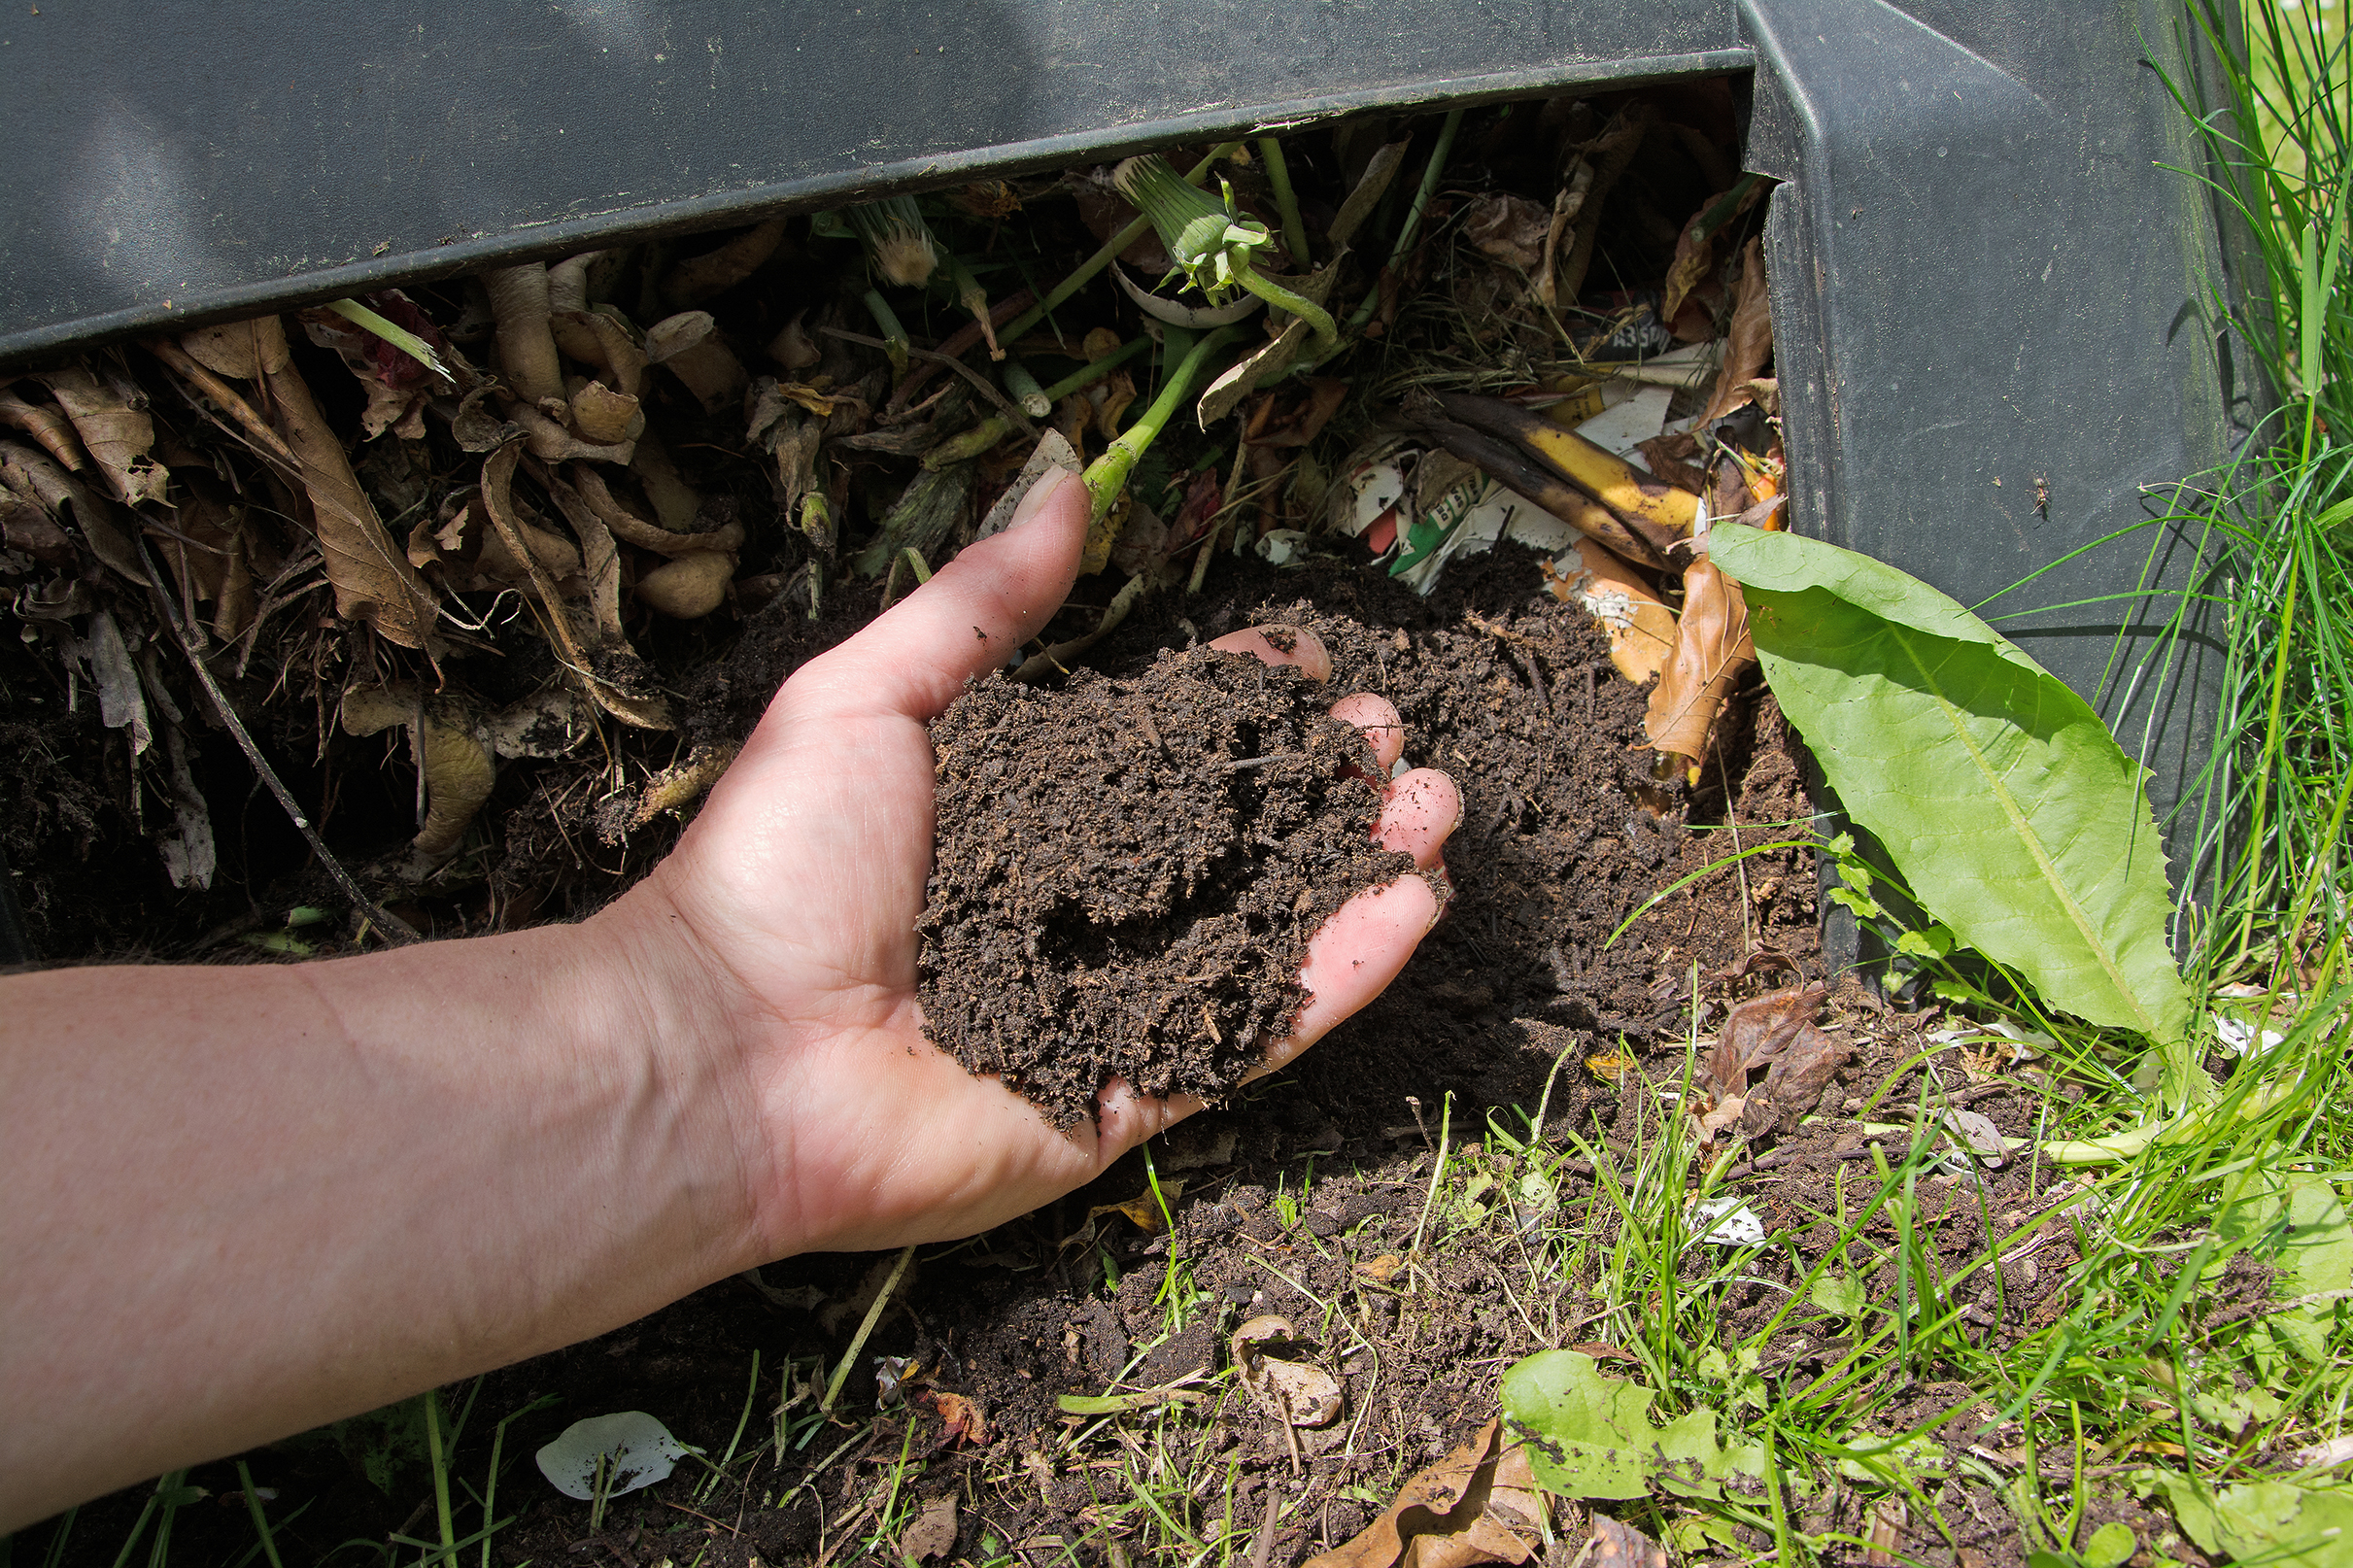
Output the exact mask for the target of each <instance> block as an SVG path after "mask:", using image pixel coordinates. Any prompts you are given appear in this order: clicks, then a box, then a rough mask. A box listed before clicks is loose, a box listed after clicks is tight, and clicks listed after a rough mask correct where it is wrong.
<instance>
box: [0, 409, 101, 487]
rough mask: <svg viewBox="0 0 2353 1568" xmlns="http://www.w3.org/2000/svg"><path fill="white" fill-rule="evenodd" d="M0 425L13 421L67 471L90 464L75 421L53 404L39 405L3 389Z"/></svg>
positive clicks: (70, 471) (76, 471)
mask: <svg viewBox="0 0 2353 1568" xmlns="http://www.w3.org/2000/svg"><path fill="white" fill-rule="evenodd" d="M0 425H13V426H16V427H17V429H19V430H22V431H23V432H24V433H25V434H27V435H29V436H31V437H32V438H33V439H34V440H36V441H38V442H40V443H41V448H42V450H43V451H45V452H47V453H48V454H49V455H50V456H51V457H52V458H54V459H56V460H57V461H59V462H61V463H63V464H64V465H65V470H66V472H68V473H77V474H78V473H80V472H81V471H82V470H83V469H85V468H86V467H88V466H89V459H88V458H87V457H85V456H84V454H83V451H82V442H81V440H80V438H78V437H77V436H76V435H75V434H74V426H73V423H72V421H70V420H68V419H67V418H66V417H65V416H64V415H63V414H60V413H59V412H57V410H55V409H53V408H45V407H38V406H36V405H34V404H32V403H28V402H26V401H25V400H24V399H23V398H21V397H18V396H17V395H16V394H15V393H13V392H0Z"/></svg>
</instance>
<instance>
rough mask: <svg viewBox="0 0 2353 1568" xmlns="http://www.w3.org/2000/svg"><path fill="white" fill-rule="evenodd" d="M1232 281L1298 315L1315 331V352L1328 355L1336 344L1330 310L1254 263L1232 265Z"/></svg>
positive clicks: (1335, 349)
mask: <svg viewBox="0 0 2353 1568" xmlns="http://www.w3.org/2000/svg"><path fill="white" fill-rule="evenodd" d="M1234 281H1235V282H1236V283H1238V284H1240V285H1242V287H1244V288H1245V289H1247V290H1249V291H1250V292H1251V293H1254V294H1256V295H1257V296H1258V297H1259V298H1261V299H1263V300H1265V301H1266V302H1267V303H1268V304H1270V305H1272V306H1274V307H1275V308H1276V309H1277V310H1287V311H1289V312H1290V313H1291V314H1292V315H1294V316H1296V317H1298V318H1299V319H1300V320H1301V321H1303V322H1305V323H1307V324H1308V325H1309V326H1310V327H1311V328H1312V329H1313V331H1314V333H1315V352H1316V353H1317V354H1318V355H1322V356H1329V355H1332V354H1334V353H1337V352H1338V351H1339V348H1340V328H1339V326H1338V325H1337V324H1334V323H1333V321H1332V313H1331V312H1330V311H1328V310H1325V309H1324V308H1323V307H1322V306H1321V305H1318V304H1316V303H1315V301H1313V300H1312V299H1310V298H1308V297H1307V296H1306V295H1305V294H1295V293H1293V292H1292V291H1291V290H1288V289H1285V288H1284V287H1283V286H1282V285H1280V284H1279V283H1277V282H1276V281H1275V280H1274V279H1272V278H1270V277H1268V276H1267V275H1266V274H1265V273H1263V272H1260V271H1259V270H1258V269H1257V268H1256V267H1236V268H1235V269H1234Z"/></svg>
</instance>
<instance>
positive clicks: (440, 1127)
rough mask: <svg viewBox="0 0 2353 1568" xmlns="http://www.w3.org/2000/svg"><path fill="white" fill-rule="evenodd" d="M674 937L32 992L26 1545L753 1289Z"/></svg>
mask: <svg viewBox="0 0 2353 1568" xmlns="http://www.w3.org/2000/svg"><path fill="white" fill-rule="evenodd" d="M641 914H642V911H635V910H632V909H631V908H630V907H629V906H627V905H625V906H623V907H620V908H616V909H615V910H613V911H609V912H608V914H607V915H606V916H605V917H603V918H601V919H600V920H598V921H597V922H593V923H591V924H590V925H587V926H582V927H569V928H557V929H551V930H547V931H542V932H534V933H529V934H526V935H522V936H518V937H490V938H483V939H480V940H476V941H464V942H446V943H434V944H430V945H426V946H421V947H415V948H409V949H405V950H402V951H400V952H395V953H386V954H381V955H376V956H372V957H368V958H364V959H356V960H348V961H342V962H337V963H328V964H320V965H308V966H300V967H290V968H277V967H269V968H246V969H157V968H142V969H122V970H109V971H51V972H48V973H42V974H32V975H24V976H19V977H17V978H13V979H9V980H6V981H0V1145H5V1146H6V1147H8V1148H9V1150H10V1158H9V1161H8V1165H7V1170H8V1172H9V1173H10V1176H9V1185H10V1188H11V1190H10V1191H9V1192H8V1193H7V1194H6V1196H5V1201H4V1202H0V1322H4V1323H5V1324H6V1328H5V1330H0V1408H5V1409H9V1410H13V1411H18V1412H31V1411H38V1412H40V1413H41V1418H40V1420H39V1421H37V1422H34V1423H31V1424H30V1425H27V1424H26V1423H22V1422H19V1423H17V1424H16V1425H15V1426H14V1427H13V1428H11V1430H14V1431H16V1432H17V1434H18V1435H17V1437H16V1438H14V1439H12V1438H10V1437H9V1436H8V1435H6V1433H5V1432H0V1530H5V1529H7V1528H10V1527H12V1526H13V1525H15V1524H20V1523H22V1522H25V1521H26V1520H27V1519H29V1518H34V1517H40V1516H41V1515H42V1514H44V1513H46V1512H48V1511H49V1510H51V1509H52V1508H54V1507H57V1506H62V1505H63V1504H65V1503H69V1502H72V1501H74V1500H76V1499H77V1498H79V1497H83V1496H86V1495H89V1494H90V1493H92V1492H94V1491H98V1490H102V1489H104V1488H106V1487H108V1486H111V1485H116V1484H119V1483H125V1482H130V1481H136V1480H139V1479H141V1478H143V1477H145V1476H148V1475H153V1474H154V1473H156V1472H158V1471H160V1470H163V1469H167V1468H170V1467H172V1466H175V1465H179V1464H185V1463H188V1462H190V1461H192V1460H196V1459H200V1458H204V1457H210V1456H214V1455H218V1454H221V1453H225V1452H232V1451H235V1450H236V1449H241V1448H245V1447H249V1446H251V1445H252V1444H254V1443H257V1442H261V1441H266V1440H268V1439H270V1438H273V1437H278V1436H283V1435H285V1434H286V1433H288V1432H290V1431H295V1430H299V1429H302V1428H304V1427H307V1426H310V1425H313V1424H316V1423H318V1422H320V1421H324V1420H329V1419H333V1418H335V1417H338V1416H341V1415H349V1414H352V1413H354V1412H357V1411H360V1410H365V1409H369V1408H372V1407H373V1406H375V1405H379V1404H382V1403H385V1402H387V1401H389V1400H392V1399H395V1398H398V1397H401V1396H402V1395H405V1394H408V1393H412V1392H414V1391H416V1390H417V1389H420V1388H423V1387H426V1386H429V1385H432V1384H434V1383H438V1382H442V1381H448V1380H450V1379H453V1378H457V1377H460V1376H463V1375H466V1374H468V1373H471V1372H476V1371H480V1370H483V1369H485V1368H488V1367H491V1366H496V1365H500V1364H503V1363H506V1362H509V1361H512V1360H515V1359H518V1358H520V1357H523V1356H526V1355H529V1354H532V1353H535V1352H537V1351H541V1350H545V1349H549V1348H553V1347H555V1346H560V1345H564V1344H568V1343H571V1342H573V1341H576V1340H578V1339H581V1338H583V1337H586V1336H588V1335H591V1334H594V1333H597V1332H600V1331H602V1330H603V1329H606V1328H609V1327H612V1326H614V1325H616V1324H619V1323H622V1322H626V1321H628V1320H629V1319H631V1318H632V1317H634V1316H637V1315H639V1314H641V1313H643V1312H647V1311H650V1310H651V1309H653V1308H654V1307H656V1306H659V1305H661V1304H663V1303H665V1302H667V1301H670V1300H672V1299H674V1298H675V1297H677V1296H678V1295H680V1294H682V1293H683V1292H685V1291H687V1290H689V1289H692V1288H694V1287H695V1286H697V1285H699V1284H701V1283H704V1282H706V1281H707V1280H709V1279H711V1278H719V1277H722V1276H724V1275H725V1274H726V1273H728V1272H730V1271H731V1270H732V1269H734V1268H739V1267H741V1266H743V1264H744V1263H745V1262H748V1261H750V1259H749V1258H748V1256H746V1254H745V1251H744V1248H745V1246H746V1244H747V1241H748V1236H749V1229H748V1224H747V1219H746V1215H745V1212H744V1193H743V1183H742V1179H741V1176H740V1173H739V1172H738V1171H737V1170H736V1169H735V1165H734V1148H735V1143H734V1140H733V1135H732V1134H731V1132H730V1131H729V1129H728V1127H727V1125H726V1118H727V1116H728V1114H729V1111H728V1089H727V1084H726V1082H725V1080H724V1078H723V1076H722V1075H723V1074H725V1072H726V1070H727V1065H728V1064H727V1059H726V1055H725V1051H724V1049H719V1048H713V1046H714V1042H715V1041H716V1040H717V1039H718V1037H719V1036H720V1035H721V1033H722V1030H721V1027H720V1026H721V1020H719V1019H718V1018H716V1017H715V1016H714V1015H713V1014H712V1013H711V1012H710V1011H709V1010H708V1009H706V1008H704V1007H703V1006H701V1004H700V1002H699V998H698V993H697V992H695V991H694V990H692V989H682V988H673V987H669V986H664V985H655V984H647V983H642V978H641V977H642V976H645V975H646V974H648V973H649V972H650V971H658V970H660V968H661V966H660V964H659V962H658V961H657V960H652V959H649V958H648V957H647V955H646V954H645V953H644V952H643V949H642V943H643V942H644V941H645V940H646V937H645V933H646V932H647V931H648V930H649V929H652V930H658V929H659V922H658V921H654V920H647V919H644V918H639V916H640V915H641ZM101 976H102V978H101ZM93 981H97V982H99V983H93ZM682 999H683V1000H682Z"/></svg>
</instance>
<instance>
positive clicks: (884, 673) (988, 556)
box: [794, 468, 1088, 719]
mask: <svg viewBox="0 0 2353 1568" xmlns="http://www.w3.org/2000/svg"><path fill="white" fill-rule="evenodd" d="M1087 508H1088V496H1087V489H1086V486H1085V485H1083V484H1082V483H1080V482H1079V478H1078V476H1077V475H1076V474H1074V473H1072V472H1071V471H1069V470H1068V469H1064V468H1050V469H1048V470H1047V471H1046V472H1045V474H1044V475H1043V476H1042V477H1041V478H1040V479H1039V481H1038V482H1037V483H1036V484H1035V485H1033V486H1031V487H1030V492H1029V494H1027V495H1024V496H1023V497H1022V498H1021V505H1020V506H1019V507H1018V508H1017V509H1016V510H1015V511H1014V513H1013V521H1012V523H1011V525H1010V526H1009V527H1007V528H1006V530H1005V531H1004V532H1002V533H999V534H997V535H996V536H994V537H993V538H987V539H983V540H980V541H979V542H978V543H976V544H972V545H969V546H967V547H966V548H965V549H964V550H963V552H962V553H960V554H959V555H958V556H957V557H956V559H955V560H953V561H951V562H948V563H947V564H946V565H944V566H942V567H940V568H939V570H938V572H936V573H935V574H934V575H933V577H932V580H931V581H930V582H928V583H926V584H924V585H923V586H922V587H921V588H918V589H917V590H915V592H914V593H912V594H910V595H908V596H907V597H905V598H904V599H902V600H901V601H900V602H899V603H897V604H895V605H893V606H892V607H891V608H890V609H889V610H888V611H887V612H885V613H884V614H883V615H881V616H880V617H878V618H877V619H876V620H875V621H874V622H873V623H872V624H871V625H870V626H869V627H868V628H867V629H866V630H865V631H861V632H859V633H858V635H856V636H854V637H852V638H851V639H850V640H849V641H847V642H845V643H843V644H842V645H841V646H840V647H838V648H835V649H834V650H833V651H832V652H831V653H828V654H826V655H825V656H823V657H822V658H819V659H814V660H811V661H810V662H809V663H808V664H807V665H804V666H802V668H801V671H800V672H799V673H798V674H797V675H796V676H795V679H794V685H795V686H796V687H797V688H799V689H800V696H801V699H802V700H804V701H807V702H809V703H810V704H812V705H816V706H833V707H849V708H855V709H857V710H859V711H863V712H870V713H871V712H885V713H904V714H907V715H909V716H911V717H914V718H919V719H931V718H934V717H936V716H937V715H938V714H939V713H940V712H941V711H942V710H944V709H945V708H946V707H947V705H948V703H950V702H951V701H954V700H955V698H956V694H957V693H959V692H961V691H963V690H964V684H965V682H966V681H968V680H971V679H972V678H973V677H975V676H978V675H981V674H983V673H986V672H987V671H989V670H992V669H997V668H1000V667H1002V666H1003V665H1005V664H1006V661H1007V659H1008V658H1010V657H1011V655H1012V652H1013V650H1014V649H1015V648H1017V647H1019V646H1020V645H1021V644H1022V643H1024V642H1026V641H1028V640H1029V639H1030V638H1031V637H1033V636H1035V635H1037V634H1038V631H1039V630H1040V628H1042V627H1043V626H1044V625H1045V624H1046V622H1047V621H1048V620H1050V619H1052V617H1053V614H1054V612H1055V611H1056V610H1058V609H1060V608H1061V607H1062V601H1063V600H1064V599H1065V598H1066V597H1069V595H1070V592H1071V584H1072V583H1073V582H1074V581H1076V580H1077V576H1078V552H1079V550H1080V548H1081V547H1082V546H1083V545H1084V544H1085V542H1086V526H1087Z"/></svg>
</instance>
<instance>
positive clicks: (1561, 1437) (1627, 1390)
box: [1498, 1350, 1764, 1499]
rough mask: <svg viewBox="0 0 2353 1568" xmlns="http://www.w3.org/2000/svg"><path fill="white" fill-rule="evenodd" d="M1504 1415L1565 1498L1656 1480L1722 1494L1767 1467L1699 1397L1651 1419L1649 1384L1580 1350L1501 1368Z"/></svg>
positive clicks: (1614, 1493)
mask: <svg viewBox="0 0 2353 1568" xmlns="http://www.w3.org/2000/svg"><path fill="white" fill-rule="evenodd" d="M1498 1392H1499V1394H1500V1396H1501V1399H1502V1403H1503V1415H1504V1420H1505V1422H1506V1423H1507V1424H1508V1425H1509V1426H1510V1428H1511V1429H1512V1431H1513V1433H1514V1434H1515V1435H1517V1436H1518V1438H1519V1439H1520V1440H1521V1442H1523V1443H1524V1444H1525V1445H1526V1446H1527V1451H1528V1459H1529V1462H1530V1464H1531V1466H1532V1467H1533V1469H1534V1472H1535V1476H1536V1483H1537V1484H1538V1485H1540V1486H1543V1487H1545V1488H1546V1489H1547V1490H1549V1491H1553V1492H1557V1493H1559V1494H1560V1495H1561V1496H1564V1497H1604V1498H1619V1499H1623V1498H1631V1497H1642V1496H1646V1495H1648V1493H1649V1491H1650V1488H1651V1486H1652V1485H1653V1484H1654V1483H1655V1484H1656V1485H1658V1486H1659V1487H1661V1488H1662V1489H1664V1490H1666V1491H1669V1492H1673V1493H1675V1494H1676V1495H1677V1496H1681V1497H1722V1495H1723V1483H1724V1482H1726V1481H1728V1480H1730V1479H1731V1478H1733V1477H1734V1476H1746V1477H1749V1478H1750V1479H1752V1480H1754V1479H1756V1477H1759V1476H1761V1475H1763V1474H1764V1456H1763V1453H1762V1452H1761V1451H1760V1450H1759V1449H1756V1447H1755V1446H1754V1445H1742V1444H1735V1445H1734V1446H1733V1447H1732V1448H1731V1449H1725V1448H1723V1447H1722V1445H1721V1444H1719V1443H1718V1442H1717V1438H1716V1413H1715V1412H1714V1411H1713V1410H1710V1409H1709V1408H1708V1407H1706V1406H1704V1405H1702V1406H1699V1407H1697V1408H1696V1409H1693V1410H1689V1411H1687V1412H1685V1413H1684V1414H1683V1415H1680V1416H1677V1417H1676V1418H1675V1419H1674V1420H1672V1421H1669V1422H1668V1423H1667V1424H1666V1425H1664V1426H1656V1427H1654V1426H1653V1425H1652V1424H1651V1390H1650V1389H1648V1388H1645V1387H1643V1386H1642V1385H1641V1384H1639V1383H1633V1382H1628V1381H1624V1380H1623V1379H1620V1378H1608V1377H1604V1376H1603V1375H1602V1374H1601V1371H1600V1369H1599V1367H1598V1366H1597V1364H1596V1363H1595V1362H1594V1360H1593V1358H1592V1357H1591V1356H1589V1355H1586V1354H1585V1353H1584V1352H1583V1351H1580V1350H1543V1351H1539V1352H1538V1353H1537V1354H1535V1355H1532V1356H1529V1357H1528V1358H1527V1359H1526V1360H1524V1361H1521V1362H1519V1363H1518V1365H1516V1366H1514V1367H1513V1368H1512V1369H1511V1370H1509V1371H1508V1372H1506V1373H1505V1374H1504V1375H1503V1383H1502V1386H1501V1388H1500V1389H1499V1390H1498Z"/></svg>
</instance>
